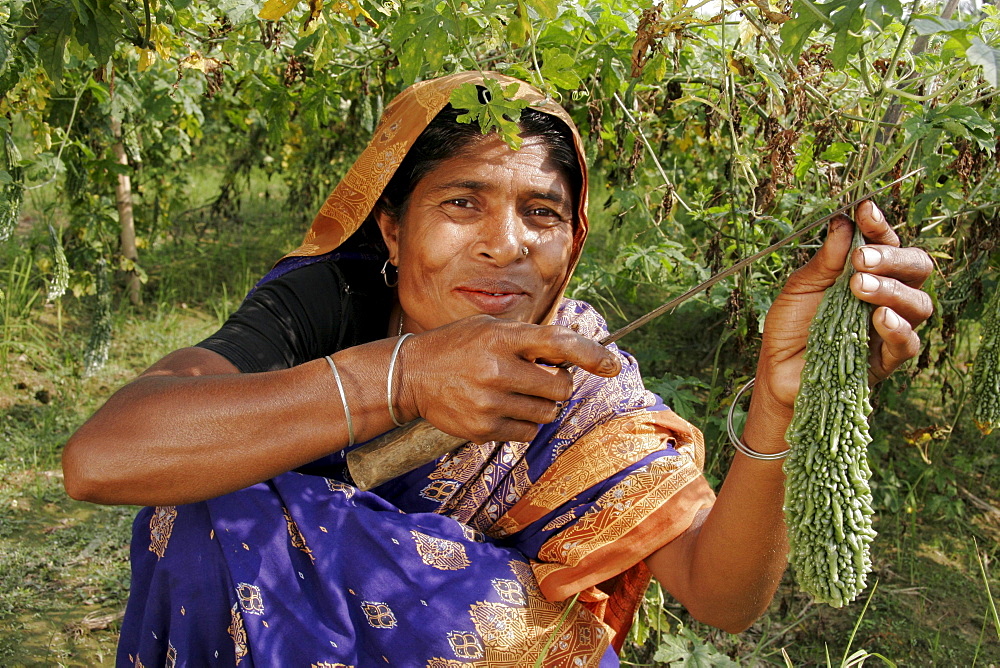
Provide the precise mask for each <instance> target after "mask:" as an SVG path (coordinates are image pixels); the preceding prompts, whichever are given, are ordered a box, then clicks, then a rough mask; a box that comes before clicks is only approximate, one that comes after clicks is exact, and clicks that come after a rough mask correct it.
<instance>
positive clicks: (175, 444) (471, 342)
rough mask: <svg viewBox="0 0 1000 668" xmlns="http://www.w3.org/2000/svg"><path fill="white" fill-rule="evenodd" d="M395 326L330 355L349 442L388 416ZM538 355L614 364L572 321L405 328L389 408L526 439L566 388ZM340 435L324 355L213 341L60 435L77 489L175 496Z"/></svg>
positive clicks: (133, 497) (168, 500) (595, 365)
mask: <svg viewBox="0 0 1000 668" xmlns="http://www.w3.org/2000/svg"><path fill="white" fill-rule="evenodd" d="M396 340H397V339H395V338H393V339H384V340H380V341H374V342H372V343H367V344H364V345H360V346H355V347H352V348H347V349H345V350H342V351H340V352H338V353H336V354H335V355H333V359H334V361H335V363H336V365H337V367H338V369H339V371H340V375H341V378H342V381H343V384H344V391H345V394H346V396H347V401H348V404H349V407H350V411H351V417H352V422H353V428H354V434H355V440H356V441H357V442H363V441H366V440H368V439H371V438H374V437H375V436H377V435H379V434H381V433H383V432H385V431H388V430H389V429H391V428H392V427H393V426H394V425H393V423H392V421H391V419H390V417H389V412H388V407H387V397H386V374H387V370H388V364H389V357H390V355H391V354H392V349H393V347H394V346H395V343H396ZM536 359H546V360H549V361H552V362H561V361H563V360H568V361H570V362H572V363H574V364H577V365H579V366H580V367H582V368H585V369H587V370H589V371H592V372H593V373H599V374H601V375H606V376H612V375H614V374H615V373H617V372H618V368H619V367H618V362H617V358H615V357H614V356H613V355H611V353H609V352H608V351H607V350H606V349H605V348H603V347H601V346H599V345H597V344H596V343H595V342H593V341H591V340H589V339H587V338H585V337H582V336H580V335H578V334H576V333H575V332H572V331H571V330H568V329H565V328H562V327H538V326H535V325H528V324H524V323H518V322H509V321H501V320H496V319H494V318H491V317H488V316H474V317H471V318H465V319H463V320H460V321H458V322H456V323H452V324H451V325H447V326H445V327H441V328H438V329H435V330H431V331H429V332H424V333H422V334H419V335H416V336H414V337H413V338H412V339H410V340H407V341H406V342H404V344H403V346H402V348H401V351H400V355H399V359H398V362H397V371H396V374H397V377H398V378H399V379H400V381H401V382H399V383H397V386H398V392H397V401H396V402H395V405H396V410H397V414H398V415H400V416H402V418H401V419H404V420H410V419H414V418H416V417H425V418H427V419H428V420H430V421H431V422H432V423H433V424H434V425H435V426H437V427H438V428H440V429H443V430H446V431H448V432H449V433H452V434H456V435H459V436H462V437H465V438H468V439H469V440H475V441H479V442H485V441H489V440H525V437H526V436H527V437H529V440H530V437H532V436H533V435H534V432H535V431H536V430H537V426H538V424H539V423H547V422H550V421H551V420H552V419H554V417H555V414H556V412H557V410H558V409H557V407H556V402H557V401H561V400H565V399H568V398H569V394H570V393H571V392H572V380H571V379H570V377H569V373H568V372H567V371H565V370H562V369H551V368H546V367H542V366H539V365H538V364H535V360H536ZM347 444H348V432H347V424H346V419H345V414H344V409H343V406H342V402H341V400H340V393H339V391H338V389H337V386H336V382H335V380H334V377H333V374H332V372H331V370H330V367H329V366H328V364H327V362H326V360H324V359H318V360H313V361H311V362H307V363H305V364H302V365H299V366H296V367H293V368H290V369H284V370H280V371H269V372H264V373H252V374H240V373H238V371H237V369H236V368H235V367H234V366H233V365H232V364H231V363H230V362H228V361H227V360H226V359H225V358H223V357H222V356H221V355H218V354H217V353H214V352H211V351H208V350H203V349H200V348H184V349H182V350H178V351H175V352H173V353H171V354H169V355H167V356H166V357H165V358H163V359H162V360H160V361H159V362H157V363H156V364H154V365H153V366H152V367H150V368H149V369H148V370H147V371H145V372H144V373H143V374H142V375H141V376H139V378H137V379H136V380H134V381H133V382H131V383H129V384H128V385H126V386H125V387H123V388H122V389H121V390H119V391H118V392H116V393H115V394H114V395H113V396H112V397H111V398H110V399H109V400H108V401H107V403H106V404H105V405H104V406H103V407H102V408H100V409H99V410H98V411H97V412H96V413H95V414H94V415H93V416H92V417H91V418H90V419H89V420H88V421H87V422H86V423H85V424H84V425H83V426H82V427H80V429H79V430H77V432H76V433H75V434H73V435H72V436H71V437H70V440H69V442H68V443H67V444H66V448H65V450H64V453H63V470H64V472H65V485H66V489H67V491H68V493H69V494H70V496H73V497H74V498H77V499H82V500H86V501H92V502H95V503H109V504H111V503H125V504H140V505H174V504H180V503H190V502H194V501H200V500H204V499H208V498H212V497H214V496H219V495H221V494H225V493H228V492H232V491H234V490H237V489H241V488H243V487H246V486H248V485H251V484H254V483H257V482H260V481H262V480H267V479H269V478H271V477H274V476H275V475H277V474H279V473H283V472H285V471H289V470H291V469H293V468H296V467H298V466H301V465H303V464H306V463H308V462H310V461H313V460H316V459H318V458H320V457H322V456H324V455H327V454H330V453H332V452H336V451H337V450H340V449H342V448H343V447H345V446H346V445H347Z"/></svg>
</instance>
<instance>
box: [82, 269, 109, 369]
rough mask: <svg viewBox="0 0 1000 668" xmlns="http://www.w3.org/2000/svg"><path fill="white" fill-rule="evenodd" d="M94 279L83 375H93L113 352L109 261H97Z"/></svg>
mask: <svg viewBox="0 0 1000 668" xmlns="http://www.w3.org/2000/svg"><path fill="white" fill-rule="evenodd" d="M94 281H95V284H96V288H97V295H96V299H95V301H96V304H95V309H94V320H93V322H92V323H91V325H90V341H88V342H87V350H86V351H85V352H84V354H83V375H84V377H90V376H93V375H94V374H95V373H97V372H98V371H100V370H101V369H102V368H103V367H104V365H105V364H106V363H107V361H108V354H109V353H110V352H111V283H110V281H109V279H108V263H107V261H106V260H105V259H103V258H101V259H100V260H98V261H97V267H96V271H95V272H94Z"/></svg>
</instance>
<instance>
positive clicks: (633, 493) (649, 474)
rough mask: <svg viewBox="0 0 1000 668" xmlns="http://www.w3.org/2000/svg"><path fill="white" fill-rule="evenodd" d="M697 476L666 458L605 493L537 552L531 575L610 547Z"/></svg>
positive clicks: (680, 461) (686, 464) (684, 463)
mask: <svg viewBox="0 0 1000 668" xmlns="http://www.w3.org/2000/svg"><path fill="white" fill-rule="evenodd" d="M699 475H700V473H699V472H698V470H697V469H696V468H695V467H694V466H693V464H692V462H691V460H690V459H688V458H687V457H676V456H672V455H666V456H663V457H659V458H657V459H655V460H653V461H652V462H651V463H650V464H649V465H648V466H644V467H641V468H639V469H636V470H635V471H634V472H633V473H632V474H631V475H630V476H628V477H627V478H625V479H624V480H622V481H621V482H619V483H618V484H617V485H615V486H614V487H612V488H611V489H610V490H608V491H607V492H605V493H604V494H603V495H602V496H601V498H600V499H598V501H597V503H596V504H594V507H593V508H592V509H591V510H590V511H588V512H586V513H584V514H583V516H582V517H580V518H579V519H578V520H577V521H576V523H575V524H573V525H572V526H570V527H569V528H567V529H564V530H563V531H562V533H560V534H559V535H558V536H555V537H553V538H552V539H550V540H548V541H547V542H546V543H545V544H544V545H543V546H542V548H541V549H540V550H539V553H538V559H539V561H541V562H548V563H540V564H535V569H534V570H535V573H536V574H537V575H538V578H539V579H543V578H544V577H545V576H547V575H548V574H549V573H551V572H554V571H557V570H560V569H562V568H565V567H566V566H573V565H575V564H578V563H579V562H580V561H581V560H582V559H583V558H584V557H585V556H587V555H588V554H590V553H591V552H593V551H595V550H597V549H599V548H600V547H603V546H605V545H608V544H610V543H613V542H614V541H616V540H618V539H620V538H621V537H622V536H624V535H625V534H627V533H628V532H629V531H631V530H632V529H634V528H635V527H636V526H638V525H639V524H640V523H641V521H642V520H643V519H644V518H646V517H649V516H650V515H651V514H652V513H653V512H654V511H655V510H656V509H658V508H659V507H660V506H662V505H663V504H664V503H665V502H667V501H668V500H669V499H670V498H671V497H673V496H674V495H675V494H676V493H677V492H678V491H679V490H680V489H681V488H682V487H684V486H685V485H687V484H688V483H689V482H691V481H692V480H694V479H695V478H697V477H698V476H699Z"/></svg>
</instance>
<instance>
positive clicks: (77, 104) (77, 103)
mask: <svg viewBox="0 0 1000 668" xmlns="http://www.w3.org/2000/svg"><path fill="white" fill-rule="evenodd" d="M85 90H86V88H81V89H80V92H79V93H77V95H76V98H75V99H74V100H73V111H72V112H70V115H69V122H68V123H67V124H66V131H65V133H64V134H63V140H62V141H61V142H60V143H59V152H58V153H56V162H61V161H62V154H63V149H65V148H66V142H68V141H69V131H70V130H71V129H72V128H73V123H74V121H75V120H76V110H77V109H78V108H79V107H80V98H81V97H83V91H85ZM55 180H56V176H55V174H53V175H52V178H50V179H49V180H48V181H45V182H43V183H36V184H35V185H33V186H25V188H24V190H25V192H27V191H28V190H37V189H39V188H44V187H45V186H47V185H49V184H50V183H52V182H54V181H55Z"/></svg>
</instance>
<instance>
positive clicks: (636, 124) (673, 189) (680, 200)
mask: <svg viewBox="0 0 1000 668" xmlns="http://www.w3.org/2000/svg"><path fill="white" fill-rule="evenodd" d="M615 102H617V103H618V106H620V107H621V108H622V111H623V112H625V118H627V119H628V120H629V123H631V124H632V126H633V127H634V128H635V134H636V136H637V137H639V139H641V140H642V144H643V146H645V147H646V150H647V151H649V155H650V156H651V157H652V158H653V164H655V165H656V169H657V170H659V172H660V177H661V178H662V179H663V182H664V183H666V184H667V186H668V187H669V188H670V190H671V192H672V193H673V198H674V199H675V200H677V203H678V204H680V205H681V206H682V207H684V210H685V211H687V212H688V213H691V212H692V209H691V207H690V206H688V204H687V202H685V201H684V199H683V198H682V197H681V196H680V194H679V193H678V192H677V188H676V187H675V186H674V184H673V182H672V181H671V180H670V177H669V176H667V172H666V171H665V170H664V169H663V165H662V164H660V159H659V158H658V157H657V155H656V151H654V150H653V147H652V145H651V144H650V143H649V140H648V139H646V135H645V133H643V131H642V127H641V126H640V125H639V121H637V120H636V119H635V116H633V115H632V112H630V111H629V110H628V107H626V106H625V103H624V102H622V99H621V97H619V95H618V93H617V92H616V93H615Z"/></svg>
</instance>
